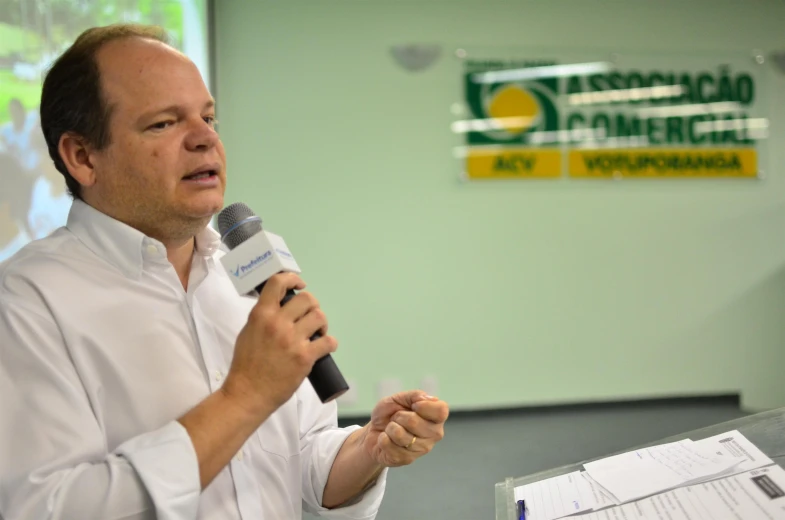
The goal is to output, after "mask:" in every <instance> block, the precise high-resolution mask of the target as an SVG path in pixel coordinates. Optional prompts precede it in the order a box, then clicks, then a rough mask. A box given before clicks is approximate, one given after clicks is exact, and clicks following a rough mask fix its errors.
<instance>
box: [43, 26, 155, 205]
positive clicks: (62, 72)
mask: <svg viewBox="0 0 785 520" xmlns="http://www.w3.org/2000/svg"><path fill="white" fill-rule="evenodd" d="M125 38H145V39H149V40H157V41H160V42H163V43H166V44H169V39H168V37H167V35H166V32H165V31H164V30H163V29H162V28H160V27H157V26H149V25H137V24H115V25H109V26H106V27H94V28H92V29H88V30H86V31H84V32H83V33H82V34H80V35H79V37H78V38H77V39H76V41H75V42H74V43H73V44H72V45H71V46H70V47H69V48H68V49H67V50H66V51H65V52H64V53H63V54H62V55H61V56H60V57H59V58H57V60H56V61H55V62H54V64H52V67H51V68H50V69H49V71H48V72H47V73H46V77H45V78H44V85H43V90H42V92H41V107H40V115H41V129H42V130H43V133H44V138H45V139H46V146H47V148H48V150H49V157H51V158H52V161H54V164H55V167H56V168H57V170H58V171H59V172H60V173H62V174H63V176H64V177H65V184H66V186H68V191H69V192H70V193H71V195H72V196H73V197H74V198H76V199H81V198H82V193H81V191H82V190H81V188H82V187H81V185H80V184H79V183H78V182H77V180H76V179H74V178H73V177H72V176H71V174H70V173H69V172H68V168H67V167H66V165H65V162H63V158H62V157H60V152H59V151H58V145H59V143H60V138H61V137H62V135H63V134H64V133H67V132H70V133H73V134H76V135H78V136H80V137H82V138H83V139H84V140H85V142H86V143H88V144H89V145H91V146H92V147H94V148H95V149H96V150H102V149H104V148H105V147H106V146H108V145H109V143H110V141H111V136H110V135H109V120H110V117H111V114H112V106H111V105H110V104H109V103H108V102H107V100H106V96H104V93H103V92H102V90H101V74H100V70H99V69H98V62H97V60H96V55H97V53H98V51H99V50H100V49H101V48H102V47H103V46H104V45H106V44H107V43H109V42H112V41H115V40H121V39H125Z"/></svg>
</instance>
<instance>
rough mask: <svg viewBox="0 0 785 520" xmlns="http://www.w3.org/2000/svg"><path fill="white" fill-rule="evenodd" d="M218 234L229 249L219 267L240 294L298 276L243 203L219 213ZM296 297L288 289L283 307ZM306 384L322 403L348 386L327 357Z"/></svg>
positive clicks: (277, 242)
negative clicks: (281, 275) (275, 278)
mask: <svg viewBox="0 0 785 520" xmlns="http://www.w3.org/2000/svg"><path fill="white" fill-rule="evenodd" d="M218 230H219V231H220V233H221V241H222V242H223V243H224V244H225V245H226V247H228V248H229V252H228V253H227V254H226V255H224V256H223V257H221V264H223V266H224V269H225V270H226V273H227V274H228V275H229V279H230V280H232V284H234V287H235V289H237V292H239V293H240V294H243V295H246V294H249V293H250V294H255V295H256V296H258V295H259V294H260V293H261V292H262V288H263V287H264V284H265V283H266V282H267V280H269V279H270V278H271V277H272V276H273V275H275V274H277V273H280V272H284V271H289V272H294V273H300V272H301V271H300V267H299V266H298V265H297V262H296V261H295V260H294V256H292V254H291V253H290V252H289V248H287V247H286V243H285V242H284V241H283V238H281V237H280V236H278V235H275V234H273V233H270V232H268V231H265V230H263V229H262V219H261V218H259V217H258V216H257V215H256V214H255V213H254V212H253V210H252V209H251V208H249V207H248V206H247V205H245V204H243V203H242V202H236V203H234V204H230V205H229V206H226V207H225V208H224V209H222V210H221V212H220V213H219V214H218ZM296 294H297V293H296V292H295V291H294V289H289V290H288V291H287V292H286V295H285V296H284V298H283V300H281V305H285V304H286V302H288V301H289V300H291V299H292V298H294V296H295V295H296ZM320 337H322V333H321V332H319V331H316V332H315V333H314V335H313V336H311V341H314V340H316V339H319V338H320ZM308 380H309V381H310V382H311V386H313V389H314V390H315V391H316V394H317V395H318V396H319V399H321V400H322V402H323V403H327V402H330V401H332V400H333V399H335V398H337V397H340V396H341V395H342V394H344V393H345V392H346V391H347V390H349V385H348V384H347V383H346V380H345V379H344V378H343V375H342V374H341V371H340V370H338V366H337V365H336V364H335V361H334V360H333V358H332V356H331V355H330V354H327V355H326V356H324V357H322V358H320V359H318V360H317V361H316V363H314V365H313V368H312V369H311V373H310V374H308Z"/></svg>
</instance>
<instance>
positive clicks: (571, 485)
mask: <svg viewBox="0 0 785 520" xmlns="http://www.w3.org/2000/svg"><path fill="white" fill-rule="evenodd" d="M771 464H773V461H772V460H771V459H770V458H768V457H767V456H766V455H765V454H763V452H761V451H760V450H759V449H758V448H757V447H756V446H755V445H754V444H752V443H751V442H750V441H749V440H747V439H746V438H745V437H744V436H743V435H742V434H741V433H739V432H738V431H735V430H734V431H730V432H727V433H723V434H721V435H717V436H715V437H711V438H708V439H703V440H701V441H697V442H692V441H690V440H689V439H687V440H685V441H680V442H676V443H669V444H663V445H660V446H654V447H652V448H646V449H642V450H636V451H631V452H628V453H624V454H621V455H616V456H613V457H608V458H606V459H602V460H599V461H596V462H590V463H587V464H585V465H584V468H585V470H586V471H583V472H578V471H576V472H573V473H569V474H566V475H561V476H558V477H554V478H550V479H546V480H542V481H540V482H534V483H532V484H527V485H525V486H518V487H516V488H515V491H514V494H515V500H525V501H526V508H527V515H526V518H527V520H556V519H558V518H563V517H565V516H569V515H574V514H577V513H587V512H590V511H599V510H602V509H606V508H610V507H613V506H618V505H620V504H625V503H628V502H631V501H634V500H638V502H635V504H641V503H642V501H641V500H640V499H642V498H644V497H649V496H652V495H656V494H662V493H664V492H668V491H670V490H674V489H685V488H686V486H691V485H695V484H700V483H703V482H709V481H712V480H717V479H721V478H724V477H728V476H731V475H735V474H740V473H744V472H748V471H750V470H754V469H757V468H761V467H764V466H769V465H771ZM686 489H692V488H686ZM658 496H659V497H662V496H666V495H658ZM657 500H660V498H658V499H657ZM636 507H637V506H636ZM597 518H599V517H597ZM631 518H644V517H641V516H638V517H636V516H632V517H631ZM697 518H700V517H697ZM588 519H589V517H587V519H586V520H588ZM581 520H584V519H583V517H581ZM712 520H713V519H712Z"/></svg>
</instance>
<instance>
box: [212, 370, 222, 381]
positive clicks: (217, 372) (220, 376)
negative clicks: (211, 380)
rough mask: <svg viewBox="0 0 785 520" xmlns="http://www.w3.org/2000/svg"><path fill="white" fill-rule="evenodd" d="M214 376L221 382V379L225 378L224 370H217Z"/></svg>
mask: <svg viewBox="0 0 785 520" xmlns="http://www.w3.org/2000/svg"><path fill="white" fill-rule="evenodd" d="M214 377H215V380H216V381H217V382H220V381H221V379H223V378H224V374H223V372H221V371H220V370H216V371H215V376H214Z"/></svg>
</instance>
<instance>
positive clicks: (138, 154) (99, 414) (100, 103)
mask: <svg viewBox="0 0 785 520" xmlns="http://www.w3.org/2000/svg"><path fill="white" fill-rule="evenodd" d="M214 109H215V107H214V103H213V99H212V98H211V96H210V94H209V92H208V90H207V88H206V86H205V85H204V82H203V81H202V78H201V75H200V73H199V71H198V69H197V68H196V66H195V65H194V64H193V63H191V62H190V61H189V60H188V59H187V58H186V57H185V56H183V55H182V54H181V53H180V52H178V51H177V50H175V49H173V48H172V47H170V46H168V45H167V43H166V39H165V36H164V33H163V31H161V30H159V29H157V28H154V27H145V26H135V25H117V26H111V27H102V28H94V29H90V30H88V31H86V32H84V33H83V34H82V35H81V36H80V37H79V38H78V39H77V40H76V42H75V43H74V44H73V45H72V46H71V47H70V48H69V49H68V50H67V51H66V52H65V53H64V54H63V55H62V56H61V57H60V58H59V59H58V60H57V61H56V62H55V63H54V65H53V66H52V68H51V70H50V71H49V72H48V74H47V76H46V79H45V81H44V87H43V92H42V96H41V108H40V111H41V127H42V129H43V132H44V136H45V138H46V143H47V146H48V148H49V155H50V156H51V158H52V159H53V161H54V163H55V166H56V167H57V169H58V170H59V171H60V172H61V173H62V174H63V175H64V176H65V179H66V184H67V186H68V188H69V190H70V192H71V193H72V194H73V196H74V203H73V206H72V209H71V212H70V214H69V216H68V223H67V225H66V226H65V227H63V228H60V229H58V230H57V231H55V232H54V233H53V234H52V235H51V236H49V237H47V238H45V239H42V240H39V241H36V242H32V243H31V244H29V245H28V246H26V247H25V248H23V249H22V250H21V251H20V252H19V253H17V254H16V255H14V256H13V257H12V258H11V259H9V260H8V261H7V262H5V263H4V264H2V266H0V516H1V517H3V518H4V519H5V520H17V519H25V520H34V519H50V518H51V519H79V520H83V519H100V520H110V519H121V518H122V519H130V518H135V519H137V518H138V519H143V518H144V519H148V518H149V519H153V518H158V519H194V518H198V519H221V520H226V519H242V520H251V519H254V520H256V519H276V520H277V519H299V518H300V517H301V512H302V509H305V510H307V511H310V512H312V513H315V514H318V515H321V516H324V517H328V518H347V519H349V518H350V519H370V518H374V517H375V516H376V513H377V511H378V508H379V505H380V503H381V500H382V495H383V492H384V486H385V479H386V471H387V468H389V467H392V466H400V465H405V464H409V463H411V462H412V461H414V460H415V459H417V458H418V457H420V456H422V455H424V454H425V453H428V452H429V451H430V450H431V448H432V447H433V446H434V444H435V443H436V442H438V441H439V440H440V439H441V438H442V437H443V435H444V422H445V420H446V419H447V415H448V407H447V404H446V403H444V402H443V401H440V400H438V399H437V398H435V397H431V396H427V395H425V394H424V393H423V392H420V391H412V392H404V393H400V394H396V395H393V396H390V397H387V398H385V399H383V400H382V401H380V402H379V403H378V404H377V406H376V407H375V408H374V410H373V412H372V416H371V421H370V422H369V423H368V424H367V425H365V426H363V427H359V426H353V427H349V428H344V429H339V428H337V419H336V405H335V403H334V401H333V402H329V403H327V404H323V403H322V402H321V401H320V400H319V398H318V397H317V395H316V393H315V392H314V390H313V388H312V387H311V386H310V384H309V382H308V381H307V380H306V379H305V378H306V377H307V376H308V374H309V372H310V370H311V367H312V366H313V364H314V362H315V361H316V360H318V359H320V358H322V357H323V356H325V355H327V354H329V353H331V352H333V351H335V349H336V346H337V343H336V340H335V338H333V337H332V336H330V335H329V334H328V331H327V319H326V317H325V315H324V313H323V312H322V311H321V310H320V308H319V303H318V302H317V300H316V299H315V298H314V297H313V296H312V295H310V294H309V293H307V292H302V289H304V287H305V284H304V283H303V281H302V280H301V279H300V278H299V277H298V276H297V275H296V274H294V273H283V274H278V275H275V276H273V277H272V278H270V279H269V280H268V282H267V283H266V284H265V285H264V289H263V290H262V292H261V294H260V296H259V298H258V299H250V298H247V297H241V296H239V295H238V294H237V292H236V291H235V289H234V287H233V285H232V283H231V281H230V280H229V278H228V276H227V274H226V272H225V271H224V269H223V268H222V266H221V263H220V257H221V255H222V254H223V253H222V252H221V251H220V250H219V245H220V240H219V238H218V236H217V234H216V233H215V232H214V231H213V230H212V229H211V228H210V227H209V226H208V223H209V221H210V219H211V217H212V216H213V215H214V214H215V213H217V212H218V211H219V210H220V209H221V207H222V206H223V194H224V188H225V184H226V178H227V175H226V158H225V154H224V148H223V145H222V144H221V141H220V139H219V137H218V134H217V133H216V131H215V128H214V122H215V121H214ZM290 195H291V194H288V195H287V196H290ZM291 289H296V290H300V291H301V292H299V293H298V294H297V295H296V296H295V297H294V298H292V299H291V300H290V301H288V302H287V303H286V304H284V305H282V304H281V300H282V299H283V297H284V295H285V294H286V293H287V292H288V291H289V290H291ZM317 332H318V333H320V334H316V333H317ZM313 336H316V337H318V339H314V341H311V340H310V338H311V337H313Z"/></svg>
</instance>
